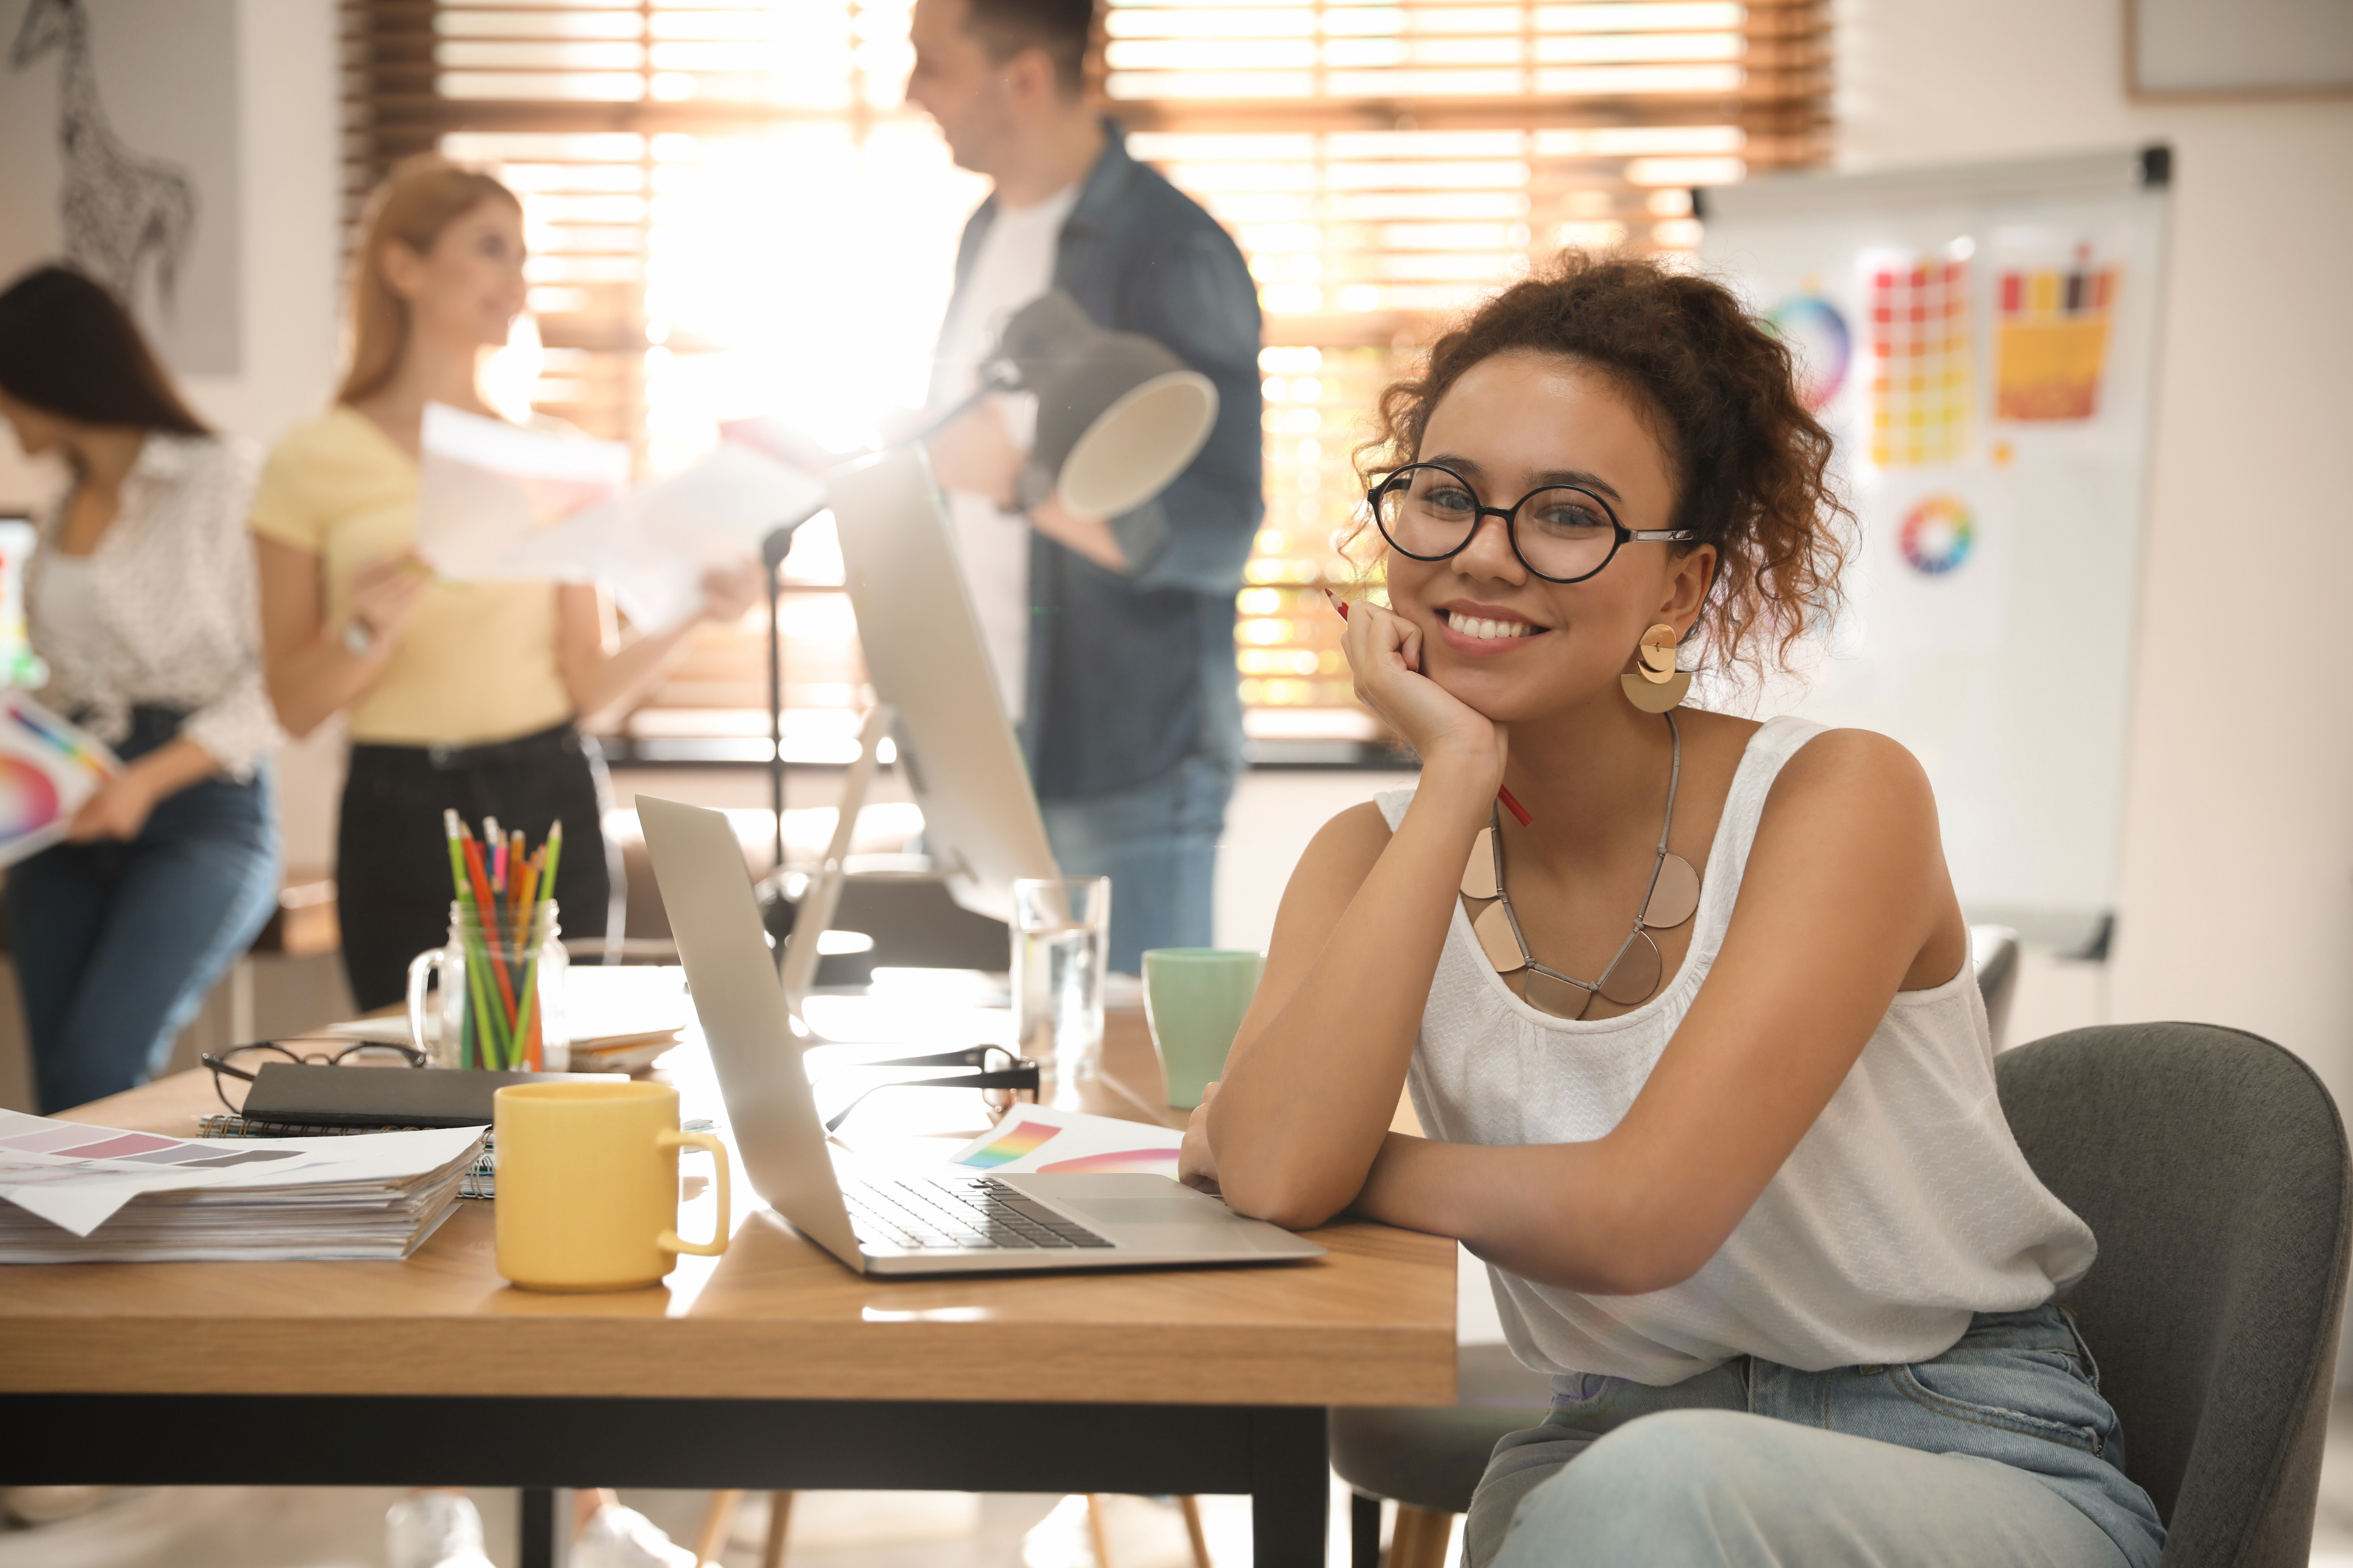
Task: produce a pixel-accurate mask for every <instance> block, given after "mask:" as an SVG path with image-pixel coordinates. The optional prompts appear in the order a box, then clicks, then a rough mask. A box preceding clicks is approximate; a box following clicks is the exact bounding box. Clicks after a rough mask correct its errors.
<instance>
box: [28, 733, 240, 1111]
mask: <svg viewBox="0 0 2353 1568" xmlns="http://www.w3.org/2000/svg"><path fill="white" fill-rule="evenodd" d="M181 717H182V716H181V715H180V714H178V713H176V712H174V711H172V710H169V709H163V708H141V709H138V710H134V712H133V714H132V730H131V735H130V737H129V739H127V740H126V741H125V742H123V743H122V744H121V745H120V746H118V747H116V748H115V750H116V752H117V754H118V755H120V756H121V758H122V759H123V760H124V761H125V762H129V761H131V760H132V759H133V758H135V757H139V756H142V755H144V754H145V753H146V752H151V751H153V750H154V749H155V748H156V747H158V746H160V745H163V744H164V742H167V741H169V740H171V739H172V738H173V737H174V735H177V734H178V733H179V731H180V720H181ZM270 793H271V792H270V783H269V774H268V773H266V772H263V773H256V774H255V775H254V777H253V779H252V780H251V781H250V782H248V783H246V784H238V783H237V782H236V781H235V780H233V779H227V778H209V779H203V780H200V781H198V782H197V783H195V784H190V785H189V786H188V787H187V788H186V789H184V790H182V791H180V793H179V794H177V795H172V796H170V797H169V798H167V799H164V800H162V801H159V802H157V803H156V806H155V809H154V811H153V813H152V814H151V815H150V816H148V818H147V824H146V826H144V827H142V828H141V829H140V831H139V837H136V838H133V839H131V840H129V841H128V842H123V841H121V840H115V839H108V840H102V841H100V842H99V843H95V844H58V845H52V846H51V847H48V848H47V849H45V850H43V851H42V852H41V853H40V854H38V855H35V856H33V857H31V858H28V859H26V860H24V861H21V862H19V863H18V864H16V865H15V866H12V867H10V868H8V872H7V882H6V885H5V888H0V900H5V907H6V910H7V918H8V946H9V951H10V953H11V955H12V956H13V957H14V958H15V960H16V984H17V988H18V990H19V991H20V992H22V993H23V995H24V999H25V1025H26V1033H27V1034H29V1035H30V1036H31V1037H32V1045H33V1076H34V1089H35V1092H36V1094H37V1097H38V1100H39V1104H40V1108H41V1110H42V1112H43V1113H44V1114H45V1115H46V1114H52V1113H54V1112H57V1111H59V1110H67V1109H69V1107H72V1106H76V1105H80V1104H83V1103H84V1102H86V1101H89V1100H98V1099H100V1098H102V1097H103V1096H106V1095H110V1094H115V1093H119V1092H121V1090H123V1089H130V1088H132V1087H133V1086H134V1085H137V1084H140V1083H143V1082H145V1081H146V1080H147V1079H149V1078H151V1077H153V1075H154V1074H156V1073H158V1072H160V1071H162V1070H163V1068H164V1065H165V1064H166V1063H168V1062H169V1061H170V1060H171V1057H172V1045H173V1042H174V1040H176V1039H178V1038H179V1036H180V1031H181V1030H183V1029H185V1028H186V1027H187V1026H188V1023H189V1021H190V1020H191V1019H193V1018H194V1017H195V1016H196V1010H197V1009H198V1008H200V1007H202V1006H203V1005H204V1001H205V997H206V994H208V993H209V992H210V991H211V990H212V988H213V984H214V983H215V982H216V981H217V980H218V979H219V978H220V977H221V975H222V973H224V972H225V971H226V970H227V968H228V966H229V965H230V963H234V962H235V961H236V959H237V955H238V954H239V953H241V952H244V951H245V950H246V948H247V947H248V946H249V945H250V944H251V943H252V942H253V939H254V937H255V936H256V935H257V934H258V933H259V931H260V930H261V928H262V926H263V924H264V923H265V922H267V921H268V920H269V911H270V910H272V909H273V908H275V907H276V905H277V901H278V885H279V875H280V866H279V850H278V819H277V815H276V813H275V812H274V811H273V810H272V809H271V805H270Z"/></svg>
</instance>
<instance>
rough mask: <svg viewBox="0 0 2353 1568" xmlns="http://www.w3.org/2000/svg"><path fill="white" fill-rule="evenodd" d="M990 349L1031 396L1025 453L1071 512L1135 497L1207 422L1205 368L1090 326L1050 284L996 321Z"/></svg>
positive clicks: (1211, 399) (1147, 496) (1141, 496)
mask: <svg viewBox="0 0 2353 1568" xmlns="http://www.w3.org/2000/svg"><path fill="white" fill-rule="evenodd" d="M997 360H998V362H999V363H1001V364H1003V365H1005V366H1006V367H1008V368H1009V369H1010V371H1011V372H1012V376H1013V380H1014V383H1015V384H1016V385H1018V388H1019V390H1021V391H1023V392H1027V393H1029V394H1030V395H1033V396H1035V397H1036V398H1037V399H1038V432H1037V436H1036V438H1035V439H1034V440H1033V441H1032V443H1031V445H1030V448H1029V456H1030V460H1031V461H1032V462H1034V463H1036V464H1037V465H1038V467H1039V468H1042V469H1044V470H1045V471H1046V472H1048V473H1050V474H1052V475H1054V476H1055V488H1056V489H1057V490H1059V491H1060V495H1061V498H1062V504H1063V505H1065V506H1067V507H1069V508H1070V509H1071V510H1072V511H1075V512H1081V513H1084V514H1087V515H1091V516H1095V517H1109V516H1112V515H1113V514H1114V513H1118V512H1123V511H1127V510H1132V509H1134V508H1135V507H1139V506H1142V505H1143V504H1144V503H1145V501H1148V500H1151V499H1152V498H1153V497H1155V496H1156V495H1158V494H1159V493H1160V492H1161V491H1162V490H1164V489H1167V488H1168V484H1169V482H1170V481H1171V480H1173V479H1176V476H1177V475H1178V474H1181V473H1183V472H1184V471H1185V467H1186V465H1187V464H1188V463H1190V462H1191V461H1192V460H1193V458H1194V457H1195V456H1196V455H1197V454H1198V453H1199V451H1200V450H1201V447H1202V444H1203V443H1204V442H1206V441H1207V440H1208V438H1209V426H1211V425H1213V424H1215V423H1216V422H1217V417H1218V389H1217V387H1216V386H1215V385H1213V384H1211V383H1210V381H1209V378H1208V376H1205V375H1203V374H1200V373H1199V372H1198V371H1195V370H1191V369H1188V368H1187V366H1186V364H1185V362H1184V361H1182V360H1180V359H1178V358H1177V357H1176V355H1175V354H1173V353H1169V352H1168V350H1167V349H1166V348H1165V347H1163V346H1162V345H1161V344H1159V343H1157V342H1154V341H1153V340H1152V339H1150V338H1147V337H1145V336H1143V335H1141V334H1139V333H1136V332H1114V331H1106V330H1104V329H1103V328H1102V327H1099V326H1097V325H1096V324H1095V323H1094V322H1093V321H1092V320H1090V319H1089V318H1088V316H1087V313H1086V311H1085V310H1082V309H1081V308H1080V305H1079V302H1078V301H1077V300H1073V299H1071V297H1070V295H1068V294H1066V293H1064V292H1062V291H1061V290H1060V289H1054V290H1052V291H1051V292H1050V293H1047V294H1045V295H1043V296H1041V297H1039V299H1037V300H1032V301H1030V302H1029V304H1028V305H1026V306H1024V307H1022V308H1021V309H1020V310H1018V311H1016V312H1015V313H1014V315H1013V317H1012V319H1011V320H1010V321H1007V322H1006V324H1005V332H1004V335H1003V337H1002V338H1001V339H1000V340H999V341H998V343H997Z"/></svg>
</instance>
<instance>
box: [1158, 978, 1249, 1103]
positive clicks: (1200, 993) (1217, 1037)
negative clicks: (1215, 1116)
mask: <svg viewBox="0 0 2353 1568" xmlns="http://www.w3.org/2000/svg"><path fill="white" fill-rule="evenodd" d="M1265 962H1266V960H1265V957H1264V955H1262V954H1261V953H1256V952H1246V951H1242V950H1240V949H1232V948H1219V947H1155V948H1154V949H1152V950H1151V951H1150V952H1146V953H1145V955H1144V1016H1145V1019H1146V1020H1147V1021H1148V1022H1149V1023H1150V1024H1151V1026H1152V1043H1153V1045H1154V1046H1155V1047H1158V1049H1159V1052H1160V1066H1161V1070H1162V1071H1163V1072H1165V1073H1166V1075H1167V1079H1168V1103H1169V1104H1171V1105H1179V1106H1186V1107H1188V1108H1189V1107H1192V1106H1196V1105H1198V1104H1200V1103H1201V1090H1202V1089H1204V1088H1205V1087H1206V1086H1208V1085H1209V1084H1211V1083H1214V1082H1216V1081H1217V1079H1218V1078H1219V1075H1220V1074H1222V1073H1223V1072H1224V1071H1225V1070H1226V1053H1227V1052H1228V1051H1229V1050H1231V1049H1232V1048H1233V1044H1234V1036H1235V1034H1236V1033H1237V1032H1238V1031H1239V1030H1240V1028H1241V1026H1242V1015H1243V1014H1245V1013H1247V1012H1249V1011H1250V998H1251V997H1252V996H1253V995H1255V994H1257V992H1258V977H1259V971H1260V970H1261V968H1263V967H1264V965H1265Z"/></svg>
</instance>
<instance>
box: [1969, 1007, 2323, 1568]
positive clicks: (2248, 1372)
mask: <svg viewBox="0 0 2353 1568" xmlns="http://www.w3.org/2000/svg"><path fill="white" fill-rule="evenodd" d="M1994 1071H1995V1077H1996V1079H1998V1080H1999V1082H2000V1089H2001V1106H2002V1110H2003V1112H2004V1113H2005V1114H2006V1115H2008V1117H2009V1118H2010V1130H2011V1131H2013V1132H2014V1133H2016V1134H2017V1137H2018V1145H2019V1147H2020V1148H2021V1149H2022V1150H2024V1151H2025V1152H2026V1158H2027V1161H2028V1163H2031V1165H2032V1166H2033V1167H2034V1172H2035V1174H2037V1175H2038V1176H2041V1177H2042V1181H2043V1184H2045V1185H2046V1186H2048V1187H2049V1188H2050V1189H2051V1190H2052V1192H2053V1193H2054V1194H2057V1195H2058V1197H2059V1199H2060V1201H2061V1202H2063V1203H2064V1204H2066V1205H2067V1206H2068V1207H2070V1208H2072V1209H2073V1210H2074V1211H2075V1212H2076V1213H2077V1214H2079V1215H2083V1216H2084V1221H2085V1223H2087V1224H2088V1225H2090V1226H2091V1227H2092V1233H2093V1234H2094V1236H2096V1237H2099V1238H2100V1260H2099V1262H2098V1263H2096V1264H2094V1266H2093V1268H2092V1272H2091V1273H2090V1274H2089V1275H2087V1276H2085V1277H2084V1282H2083V1283H2082V1284H2081V1285H2079V1286H2077V1287H2076V1288H2075V1289H2074V1290H2073V1292H2072V1293H2071V1294H2070V1295H2069V1297H2068V1298H2067V1303H2068V1305H2069V1306H2071V1307H2072V1308H2073V1309H2074V1311H2075V1315H2076V1318H2077V1320H2078V1321H2080V1322H2081V1323H2082V1325H2083V1329H2084V1339H2085V1340H2086V1341H2088V1342H2090V1344H2091V1347H2092V1352H2093V1354H2094V1355H2095V1356H2097V1357H2098V1358H2099V1362H2100V1371H2101V1383H2100V1386H2101V1391H2102V1392H2103V1393H2105V1394H2106V1395H2107V1396H2108V1402H2109V1403H2110V1404H2112V1405H2115V1406H2116V1414H2117V1415H2118V1417H2119V1418H2120V1419H2121V1420H2122V1422H2123V1424H2124V1436H2125V1468H2126V1472H2127V1473H2128V1474H2129V1475H2131V1477H2132V1478H2133V1479H2135V1480H2137V1481H2138V1482H2139V1483H2140V1484H2141V1485H2142V1486H2143V1487H2145V1488H2147V1489H2148V1494H2149V1496H2150V1498H2151V1499H2152V1500H2155V1502H2156V1503H2157V1510H2158V1514H2159V1515H2160V1516H2162V1517H2163V1518H2164V1520H2165V1521H2166V1527H2167V1530H2168V1532H2169V1538H2168V1541H2167V1542H2166V1547H2165V1563H2166V1568H2189V1565H2190V1564H2199V1565H2200V1568H2203V1565H2205V1564H2215V1565H2217V1568H2221V1565H2223V1564H2229V1565H2230V1568H2289V1565H2290V1564H2294V1565H2295V1568H2303V1564H2305V1563H2306V1562H2307V1561H2309V1559H2310V1556H2311V1552H2312V1516H2313V1508H2314V1503H2315V1500H2316V1497H2317V1494H2318V1490H2319V1486H2320V1448H2321V1442H2322V1439H2323V1438H2324V1437H2325V1436H2327V1427H2328V1398H2329V1394H2330V1390H2331V1385H2332V1383H2333V1379H2334V1374H2335V1369H2336V1364H2337V1323H2338V1320H2339V1319H2340V1318H2341V1317H2342V1315H2343V1312H2344V1308H2345V1281H2346V1270H2347V1264H2348V1245H2353V1171H2348V1166H2347V1154H2346V1142H2345V1126H2344V1122H2343V1121H2341V1120H2340V1119H2339V1117H2338V1116H2337V1106H2336V1103H2335V1102H2334V1101H2333V1100H2330V1098H2329V1095H2328V1091H2327V1089H2324V1088H2323V1087H2321V1083H2320V1080H2319V1079H2317V1078H2316V1077H2315V1076H2314V1075H2313V1071H2312V1069H2311V1068H2308V1067H2306V1066H2305V1064H2304V1063H2303V1062H2302V1061H2300V1060H2298V1059H2297V1058H2295V1057H2294V1056H2292V1055H2290V1054H2289V1053H2288V1052H2286V1051H2284V1050H2282V1049H2281V1048H2280V1047H2277V1046H2275V1045H2274V1044H2272V1043H2271V1042H2270V1041H2269V1040H2265V1039H2262V1038H2259V1037H2256V1036H2253V1035H2248V1034H2242V1033H2240V1032H2239V1031H2237V1030H2235V1029H2220V1028H2215V1027H2213V1026H2210V1025H2203V1024H2121V1025H2108V1026H2103V1027H2100V1028H2095V1029H2076V1030H2073V1031H2072V1032H2070V1033H2068V1034H2064V1035H2054V1036H2052V1037H2051V1038H2049V1039H2046V1040H2038V1041H2036V1042H2035V1043H2034V1044H2032V1045H2031V1046H2021V1047H2019V1048H2018V1049H2017V1050H2014V1051H2009V1052H2006V1053H2004V1054H2003V1055H2002V1056H2001V1057H2000V1058H1998V1059H1997V1061H1996V1063H1995V1068H1994Z"/></svg>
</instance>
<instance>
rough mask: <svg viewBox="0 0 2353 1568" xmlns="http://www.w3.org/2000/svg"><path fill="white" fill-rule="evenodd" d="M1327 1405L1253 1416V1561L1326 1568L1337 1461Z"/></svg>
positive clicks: (1268, 1566)
mask: <svg viewBox="0 0 2353 1568" xmlns="http://www.w3.org/2000/svg"><path fill="white" fill-rule="evenodd" d="M1328 1442H1329V1438H1328V1436H1326V1433H1325V1430H1324V1408H1323V1406H1321V1405H1313V1406H1309V1407H1306V1408H1300V1407H1297V1406H1282V1405H1278V1406H1271V1407H1264V1408H1261V1409H1257V1410H1253V1411H1251V1412H1250V1561H1251V1562H1252V1563H1256V1564H1258V1565H1259V1568H1323V1565H1324V1527H1325V1524H1326V1523H1327V1521H1328V1517H1329V1515H1330V1513H1331V1509H1332V1500H1331V1489H1332V1482H1331V1458H1330V1457H1329V1452H1328V1449H1327V1447H1326V1445H1327V1444H1328Z"/></svg>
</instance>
